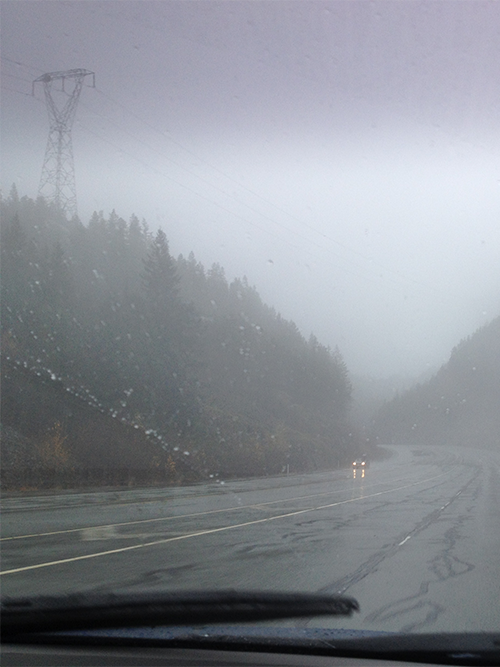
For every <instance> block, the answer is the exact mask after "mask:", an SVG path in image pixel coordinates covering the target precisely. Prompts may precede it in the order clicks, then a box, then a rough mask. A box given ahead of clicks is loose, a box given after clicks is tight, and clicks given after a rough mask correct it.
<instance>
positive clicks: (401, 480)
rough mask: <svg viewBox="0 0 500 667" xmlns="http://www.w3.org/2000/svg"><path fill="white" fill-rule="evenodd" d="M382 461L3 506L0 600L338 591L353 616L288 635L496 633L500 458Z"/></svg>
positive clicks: (427, 456)
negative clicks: (324, 630)
mask: <svg viewBox="0 0 500 667" xmlns="http://www.w3.org/2000/svg"><path fill="white" fill-rule="evenodd" d="M391 451H392V453H393V455H392V457H391V458H390V459H388V460H386V461H384V462H375V463H372V465H371V467H370V468H369V469H368V470H366V472H365V474H364V476H362V473H361V471H357V472H356V476H354V474H353V472H352V471H346V470H343V471H335V472H327V473H321V474H314V475H294V476H289V477H274V478H267V479H259V480H246V481H237V482H228V483H226V484H215V483H212V484H207V485H197V486H192V487H183V488H176V489H171V488H169V489H146V490H144V489H141V490H130V491H119V492H98V493H74V494H59V495H44V496H37V497H33V496H31V497H24V498H3V500H2V515H3V516H2V538H1V544H0V546H1V551H2V570H1V578H0V583H1V586H2V594H3V595H5V596H7V595H12V596H19V595H33V594H52V593H61V592H72V591H77V590H86V589H96V588H97V589H101V590H110V589H124V588H128V589H131V590H145V589H148V588H151V589H155V588H160V587H163V588H167V589H169V590H179V589H200V588H203V589H213V588H239V589H282V590H308V591H324V592H332V593H333V592H342V593H343V592H345V593H347V594H349V595H352V596H354V597H356V598H357V599H358V601H359V602H360V605H361V613H360V614H358V615H356V616H355V617H353V618H350V619H349V620H345V619H340V620H339V619H319V620H314V621H310V622H308V621H307V620H304V621H299V622H297V621H294V622H293V625H297V624H298V625H299V626H306V625H309V626H313V625H320V626H323V627H325V626H328V627H350V628H365V629H377V630H397V631H404V632H418V631H422V632H439V631H450V630H454V631H461V630H467V631H469V632H472V631H480V630H496V631H498V630H499V628H500V456H499V455H497V454H494V453H492V452H488V451H485V450H481V451H478V450H476V451H472V450H467V449H464V448H461V449H449V448H440V449H431V448H425V447H403V446H401V447H391ZM288 624H290V622H289V623H288Z"/></svg>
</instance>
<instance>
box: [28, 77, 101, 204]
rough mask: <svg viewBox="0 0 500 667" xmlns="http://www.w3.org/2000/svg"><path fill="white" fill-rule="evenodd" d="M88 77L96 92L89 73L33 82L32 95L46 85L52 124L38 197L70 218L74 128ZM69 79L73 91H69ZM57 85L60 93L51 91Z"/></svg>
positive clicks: (39, 79)
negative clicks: (57, 83)
mask: <svg viewBox="0 0 500 667" xmlns="http://www.w3.org/2000/svg"><path fill="white" fill-rule="evenodd" d="M87 76H91V77H92V86H93V87H94V88H95V74H94V72H90V71H89V70H87V69H69V70H66V71H65V72H48V73H47V74H42V76H39V77H38V79H35V80H34V81H33V90H32V93H33V95H34V94H35V84H36V83H43V91H44V93H45V102H46V104H47V111H48V114H49V122H50V129H49V138H48V141H47V148H46V149H45V158H44V161H43V166H42V175H41V178H40V186H39V188H38V194H39V195H41V196H42V197H44V198H45V199H46V200H47V201H50V202H55V203H56V204H57V205H58V206H59V207H60V208H61V209H62V210H63V211H64V212H65V213H66V215H68V216H70V217H71V216H73V215H76V213H77V208H76V185H75V165H74V162H73V142H72V140H71V127H72V125H73V121H74V119H75V114H76V107H77V105H78V100H79V98H80V93H81V91H82V86H83V81H84V79H85V77H87ZM68 79H69V80H70V86H69V88H70V90H66V88H67V80H68ZM54 81H60V82H61V87H60V88H59V89H58V90H57V91H55V90H53V88H52V84H53V83H54ZM54 92H57V98H58V100H60V98H61V96H62V95H61V94H63V95H64V99H63V103H62V104H59V106H58V105H57V104H56V101H55V99H54V95H53V93H54Z"/></svg>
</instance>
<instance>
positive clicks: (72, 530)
mask: <svg viewBox="0 0 500 667" xmlns="http://www.w3.org/2000/svg"><path fill="white" fill-rule="evenodd" d="M445 474H446V473H441V474H440V475H436V476H435V477H429V478H428V479H425V480H424V482H430V481H431V480H433V479H437V478H438V477H444V476H445ZM417 483H418V484H421V483H422V482H417ZM380 484H388V482H377V483H376V484H374V485H373V486H380ZM400 488H405V487H400ZM343 491H345V489H336V490H335V491H325V492H324V493H313V494H310V495H307V496H294V497H293V498H281V499H280V500H270V501H268V502H265V503H252V504H251V505H236V506H234V507H226V508H224V509H218V510H206V511H205V512H193V513H191V514H178V515H176V516H161V517H156V518H153V519H136V520H135V521H122V522H119V523H106V524H98V525H97V526H81V527H80V528H64V529H63V530H52V531H49V532H45V533H29V534H28V535H12V536H10V537H0V542H9V541H12V540H26V539H29V538H32V537H49V536H50V535H64V534H66V533H79V532H81V531H82V530H87V529H89V528H112V527H115V526H133V525H135V524H139V523H155V522H157V521H175V520H176V519H191V518H193V517H195V516H206V515H208V514H220V513H221V512H235V511H237V510H245V509H259V508H260V507H263V506H264V505H276V504H277V503H291V502H293V501H294V500H308V499H309V498H321V497H322V496H333V495H335V494H336V493H342V492H343Z"/></svg>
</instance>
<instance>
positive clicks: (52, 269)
mask: <svg viewBox="0 0 500 667" xmlns="http://www.w3.org/2000/svg"><path fill="white" fill-rule="evenodd" d="M1 209H2V210H1V244H2V257H1V260H2V304H1V308H2V313H1V314H2V381H3V384H4V391H3V393H2V429H3V436H4V442H5V441H7V463H8V465H7V468H8V469H9V466H10V470H11V473H12V475H14V477H15V474H14V473H13V472H12V471H13V470H14V469H16V470H19V469H20V468H22V467H23V466H24V468H26V469H40V470H41V469H42V468H43V466H44V465H45V467H46V468H47V467H48V464H47V460H51V461H52V463H51V466H52V469H56V468H57V466H59V468H58V469H59V472H60V475H59V477H61V479H62V478H64V477H65V476H66V478H68V479H69V478H70V477H71V479H72V480H73V481H72V483H77V480H78V479H79V475H80V477H82V478H83V476H85V475H86V476H87V477H86V478H87V479H88V477H89V473H88V470H90V469H92V470H97V469H99V466H101V468H102V470H104V471H105V472H103V473H102V474H101V477H102V480H101V479H100V483H101V482H102V483H104V482H103V480H105V479H109V480H111V481H113V480H115V481H116V479H115V478H116V471H117V470H121V469H122V468H123V469H127V470H131V469H135V470H136V471H138V470H139V469H140V470H142V471H143V472H142V473H141V475H142V477H141V479H143V478H144V479H146V478H147V477H148V475H149V479H150V481H151V480H156V481H182V480H185V479H189V480H194V479H203V478H218V477H221V476H223V477H234V476H249V475H265V474H277V473H281V472H282V471H284V470H291V471H310V470H317V469H320V468H324V467H335V466H338V465H341V464H343V463H345V462H347V461H348V460H349V459H350V458H351V456H352V450H353V448H356V446H357V442H356V438H355V436H354V435H353V428H352V425H351V423H350V419H349V406H350V401H351V385H350V381H349V377H348V370H347V368H346V365H345V363H344V361H343V359H342V356H341V354H340V352H339V351H338V350H331V349H329V348H328V347H326V346H324V345H322V344H321V343H320V342H319V341H318V340H317V339H316V338H315V337H314V336H311V337H310V338H309V339H308V340H306V339H305V338H304V337H303V336H302V334H301V333H300V331H299V330H298V328H297V327H296V326H295V324H294V323H293V322H291V321H289V320H286V319H284V318H283V317H281V315H280V314H279V313H277V312H276V311H275V310H274V309H273V308H271V307H269V306H267V305H266V304H265V303H263V301H262V300H261V298H260V296H259V294H258V292H257V290H256V289H255V288H254V287H252V286H251V285H249V283H248V281H247V280H246V278H242V279H235V280H231V281H229V280H228V279H227V278H226V276H225V273H224V269H223V268H222V267H221V266H220V265H218V264H214V265H213V266H212V267H211V268H209V269H205V267H204V266H203V265H202V264H201V263H200V262H199V261H197V260H196V258H195V257H194V255H193V254H192V253H191V254H189V255H188V257H184V256H182V255H181V256H179V257H178V258H174V257H173V256H172V255H171V254H170V250H169V244H168V239H167V236H166V234H165V233H164V231H162V230H161V229H160V230H158V231H157V232H156V233H152V232H151V230H150V229H149V228H148V225H147V223H146V222H145V221H144V220H142V221H141V220H139V218H137V217H136V216H135V215H133V216H132V217H131V219H130V220H129V221H125V220H124V219H123V218H121V217H120V216H119V215H118V214H117V213H116V212H115V211H112V212H111V213H110V214H109V215H108V216H107V217H106V216H104V214H103V213H102V212H100V213H94V214H93V215H92V217H91V219H90V220H89V222H88V224H87V225H84V224H83V223H82V222H81V221H80V220H78V219H77V218H73V219H72V220H67V219H66V217H65V216H64V215H63V213H62V212H61V211H60V210H59V209H58V208H57V207H55V206H52V205H48V204H47V202H45V200H44V199H42V198H38V199H37V200H33V199H30V198H28V197H19V196H18V193H17V191H16V189H15V188H13V189H12V191H11V193H10V196H9V197H8V198H6V199H4V200H2V202H1ZM96 423H99V424H100V427H99V428H96V427H95V424H96ZM6 433H8V434H10V436H9V437H8V438H5V434H6ZM83 433H85V434H86V435H85V436H84V435H82V434H83ZM13 434H15V436H14V435H13ZM51 434H52V435H51ZM21 442H22V443H24V444H23V446H21V445H20V444H19V443H21ZM47 442H50V443H52V444H51V446H50V447H52V450H53V451H52V450H51V449H50V447H48V445H47ZM16 443H17V444H16ZM29 443H31V449H30V444H29ZM41 443H45V444H43V446H42V444H41ZM43 447H45V449H43ZM21 450H22V451H26V452H28V451H29V452H30V453H29V455H28V454H26V455H25V456H24V457H23V456H21V455H19V452H20V451H21ZM49 450H50V451H52V454H51V455H49V454H47V451H49ZM44 451H45V455H44V454H43V452H44ZM16 452H17V457H16V456H15V454H16ZM54 452H55V453H54ZM57 452H59V457H57V456H56V454H57ZM44 456H45V458H44ZM51 456H52V459H51ZM54 457H55V458H54ZM90 459H92V460H90ZM12 461H17V463H12ZM44 461H45V463H43V462H44ZM123 461H126V462H127V463H126V465H125V467H124V466H123V465H122V463H123ZM9 462H10V463H9ZM16 466H17V467H16ZM49 467H50V466H49ZM85 471H86V472H85ZM113 471H114V472H113ZM84 472H85V475H84ZM70 473H71V474H70ZM16 474H17V473H16ZM19 474H20V473H19ZM137 474H139V473H137ZM113 475H115V476H114V477H113ZM94 476H97V477H99V474H98V473H97V472H96V473H95V474H94ZM123 476H124V477H126V476H127V475H126V474H125V473H123V475H122V477H123ZM129 476H130V474H129ZM14 477H13V479H14ZM28 477H29V475H28ZM39 477H40V475H39ZM75 480H76V481H75ZM120 480H121V478H120ZM122 481H123V480H121V481H120V483H122ZM12 483H14V482H12ZM117 483H118V482H117Z"/></svg>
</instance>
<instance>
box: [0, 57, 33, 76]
mask: <svg viewBox="0 0 500 667" xmlns="http://www.w3.org/2000/svg"><path fill="white" fill-rule="evenodd" d="M0 59H1V60H6V61H7V62H9V63H13V64H14V65H20V66H21V67H27V68H28V69H32V70H33V71H34V72H43V70H42V69H40V68H39V67H33V66H32V65H27V64H26V63H22V62H21V61H20V60H12V58H7V56H2V57H1V58H0Z"/></svg>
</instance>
